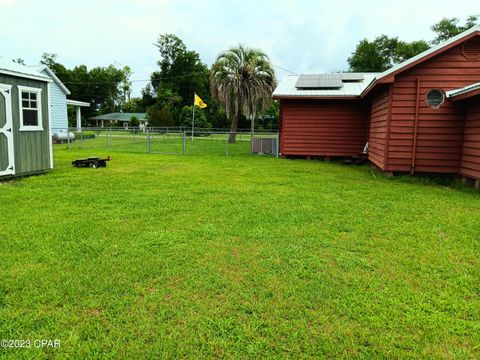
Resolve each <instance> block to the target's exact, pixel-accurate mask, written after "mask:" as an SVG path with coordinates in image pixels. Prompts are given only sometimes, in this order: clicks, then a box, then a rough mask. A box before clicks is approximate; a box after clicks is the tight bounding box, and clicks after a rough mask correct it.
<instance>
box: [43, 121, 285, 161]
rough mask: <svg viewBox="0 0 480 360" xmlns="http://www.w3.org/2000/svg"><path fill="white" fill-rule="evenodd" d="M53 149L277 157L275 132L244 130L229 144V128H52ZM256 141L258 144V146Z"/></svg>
mask: <svg viewBox="0 0 480 360" xmlns="http://www.w3.org/2000/svg"><path fill="white" fill-rule="evenodd" d="M52 134H53V136H52V137H53V141H54V143H55V145H54V149H56V148H64V149H65V148H66V149H89V150H90V149H91V150H98V151H100V150H108V151H120V152H130V153H147V154H175V155H211V156H244V155H250V154H252V153H257V154H266V155H271V156H278V133H276V132H256V133H254V134H252V133H250V132H247V131H245V130H240V131H238V132H237V133H236V142H235V143H229V142H228V139H229V136H230V132H229V131H225V130H223V131H214V130H212V129H209V130H207V131H205V130H202V131H195V133H194V134H193V136H192V133H191V130H186V129H179V128H171V127H168V128H167V127H164V128H151V127H148V128H146V129H142V130H139V129H125V128H84V129H82V131H81V132H77V131H76V130H75V129H73V128H70V129H52ZM258 144H259V145H258Z"/></svg>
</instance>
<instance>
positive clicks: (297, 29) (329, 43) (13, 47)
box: [0, 0, 478, 94]
mask: <svg viewBox="0 0 480 360" xmlns="http://www.w3.org/2000/svg"><path fill="white" fill-rule="evenodd" d="M0 12H1V13H2V15H3V16H2V22H1V23H0V44H2V48H1V50H0V51H1V52H0V56H4V57H12V58H18V57H19V58H23V59H25V60H26V61H27V62H29V63H36V62H38V60H39V59H40V56H41V54H42V53H43V52H54V53H57V54H58V55H59V60H60V62H62V63H64V64H65V65H66V66H68V67H73V66H75V65H79V64H82V63H84V64H86V65H87V66H89V67H93V66H105V65H108V64H110V63H112V62H117V63H121V64H124V65H129V66H130V67H131V68H132V70H133V73H134V75H133V79H148V78H149V75H150V73H151V72H152V71H153V70H155V68H156V61H157V60H158V52H157V50H156V48H155V47H154V46H153V45H152V44H153V42H155V40H156V38H157V37H158V35H159V34H162V33H175V34H177V35H178V36H179V37H180V38H181V39H182V40H183V41H184V42H185V44H186V45H187V47H188V48H189V49H193V50H196V51H197V52H199V53H200V56H201V58H202V60H203V61H204V62H206V63H207V64H209V65H210V64H211V63H212V62H213V61H214V59H215V57H216V56H217V55H218V53H219V52H221V51H223V50H225V49H227V48H229V47H231V46H235V45H237V44H239V43H242V44H245V45H248V46H252V47H258V48H261V49H263V50H264V51H266V52H267V53H268V54H269V56H270V57H271V59H272V62H273V63H274V64H275V65H277V66H280V67H283V68H286V69H290V70H292V71H294V72H298V73H301V72H318V71H338V70H342V69H345V68H346V66H347V64H346V59H347V58H348V56H349V55H350V53H351V52H352V51H353V50H354V48H355V45H356V44H357V42H358V41H359V40H360V39H362V38H364V37H367V38H373V37H375V36H378V35H380V34H383V33H385V34H387V35H391V36H399V37H400V38H402V39H405V40H409V41H411V40H417V39H427V40H428V39H431V38H432V37H433V34H432V32H431V30H430V26H431V25H432V24H434V23H435V22H437V21H439V20H440V19H441V18H442V17H454V16H455V17H460V18H462V19H464V18H465V17H466V16H468V15H472V14H475V13H477V12H478V6H477V1H462V2H457V3H455V2H451V1H438V0H437V1H432V0H428V1H422V2H419V1H411V0H405V1H401V2H399V1H396V2H390V1H385V0H384V1H379V0H372V1H362V2H359V1H353V0H343V1H329V2H324V1H301V0H300V1H287V0H284V1H267V0H265V1H258V0H257V1H250V0H243V1H240V0H234V1H229V2H228V3H227V2H223V1H219V0H204V1H200V2H192V1H186V0H177V1H174V0H166V1H154V0H136V1H133V0H132V1H126V0H121V1H108V0H96V1H93V0H84V1H82V2H65V1H42V2H40V1H33V0H30V1H27V0H17V1H15V0H0ZM20 24H21V26H20ZM278 73H279V76H280V77H281V76H283V75H285V72H283V71H281V70H279V72H278ZM144 85H145V84H144V83H135V84H134V87H135V94H139V90H140V88H141V87H143V86H144Z"/></svg>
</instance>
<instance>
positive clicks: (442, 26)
mask: <svg viewBox="0 0 480 360" xmlns="http://www.w3.org/2000/svg"><path fill="white" fill-rule="evenodd" d="M459 22H460V20H459V19H458V18H455V17H454V18H450V19H448V18H443V19H442V20H440V21H439V22H438V23H436V24H435V25H433V26H432V30H433V31H434V32H435V33H436V34H437V36H436V37H435V39H433V40H432V44H440V43H441V42H443V41H445V40H448V39H450V38H451V37H454V36H455V35H458V34H460V33H461V32H464V31H465V30H468V29H470V28H471V27H473V26H475V25H478V24H479V16H478V15H471V16H469V17H468V18H467V20H466V21H465V24H464V25H459V24H458V23H459Z"/></svg>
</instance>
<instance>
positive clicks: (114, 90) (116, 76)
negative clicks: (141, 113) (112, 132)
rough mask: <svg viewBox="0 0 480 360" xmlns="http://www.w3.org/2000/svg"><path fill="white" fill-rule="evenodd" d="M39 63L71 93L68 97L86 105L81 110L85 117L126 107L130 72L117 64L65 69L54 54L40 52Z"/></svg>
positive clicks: (128, 96)
mask: <svg viewBox="0 0 480 360" xmlns="http://www.w3.org/2000/svg"><path fill="white" fill-rule="evenodd" d="M40 62H41V63H42V64H44V65H47V66H48V67H49V68H50V69H51V70H52V71H53V72H54V73H55V75H57V77H58V78H59V79H60V80H61V81H62V82H63V83H64V84H65V85H66V86H67V88H68V89H69V90H70V92H71V95H70V96H71V98H73V99H75V100H80V101H85V102H88V103H90V107H88V108H85V109H83V110H82V113H83V114H84V116H85V117H86V118H89V117H92V116H95V115H98V114H99V113H106V112H113V111H119V110H121V109H123V108H124V107H125V106H127V104H129V99H130V92H131V82H130V76H131V70H130V68H129V67H128V66H123V67H122V66H119V65H117V64H113V65H109V66H106V67H95V68H93V69H90V70H89V69H88V68H87V67H86V66H85V65H79V66H76V67H74V68H73V69H67V68H66V67H65V66H64V65H62V64H60V63H59V62H58V61H57V55H56V54H51V53H44V54H43V55H42V58H41V61H40Z"/></svg>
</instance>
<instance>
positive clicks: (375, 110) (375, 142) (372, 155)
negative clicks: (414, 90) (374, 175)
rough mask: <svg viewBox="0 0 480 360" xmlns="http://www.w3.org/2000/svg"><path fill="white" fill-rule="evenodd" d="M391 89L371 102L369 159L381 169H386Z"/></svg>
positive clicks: (381, 93)
mask: <svg viewBox="0 0 480 360" xmlns="http://www.w3.org/2000/svg"><path fill="white" fill-rule="evenodd" d="M389 99H390V97H389V88H386V89H385V90H383V91H382V92H380V93H379V94H378V95H376V96H375V97H374V98H373V99H372V102H371V107H370V121H369V135H368V159H369V160H370V161H371V162H372V163H374V164H375V165H377V166H378V167H379V168H380V169H382V170H383V169H384V168H385V165H386V164H385V145H386V135H387V125H388V116H389V110H388V109H389Z"/></svg>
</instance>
